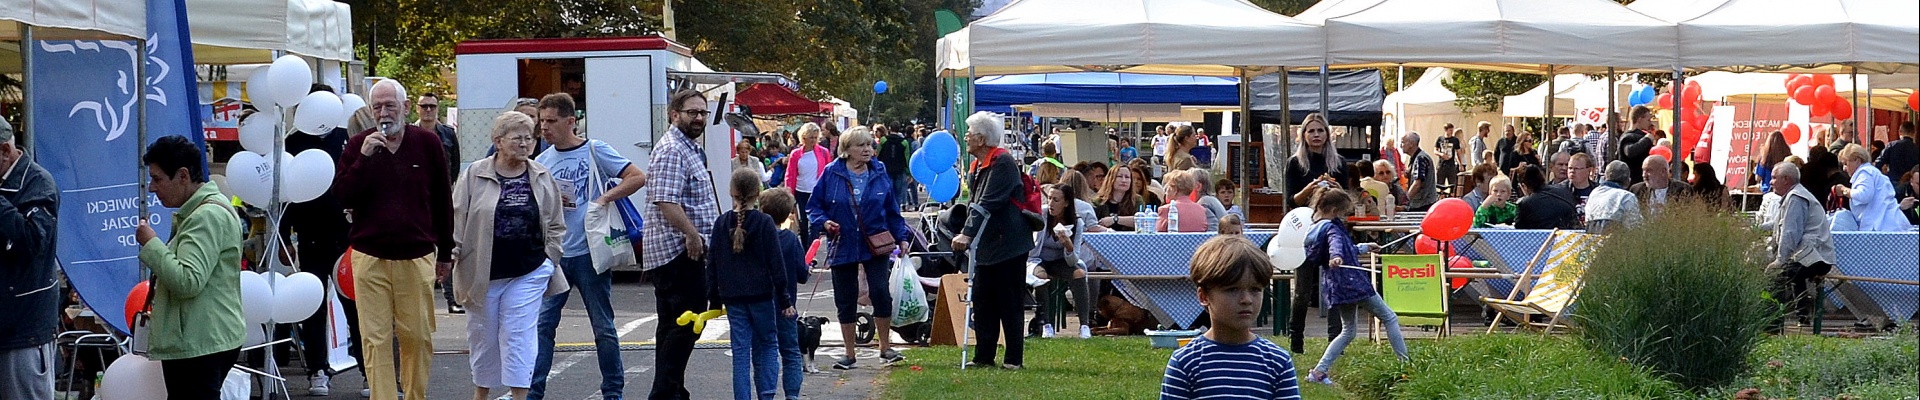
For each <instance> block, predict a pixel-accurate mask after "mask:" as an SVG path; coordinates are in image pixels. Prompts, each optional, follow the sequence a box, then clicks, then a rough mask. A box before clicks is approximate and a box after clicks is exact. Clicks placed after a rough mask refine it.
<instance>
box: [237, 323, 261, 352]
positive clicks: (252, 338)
mask: <svg viewBox="0 0 1920 400" xmlns="http://www.w3.org/2000/svg"><path fill="white" fill-rule="evenodd" d="M245 328H246V330H247V341H245V342H241V343H240V346H241V347H253V346H259V345H260V344H261V343H266V342H267V331H266V329H263V328H261V327H260V324H246V326H245Z"/></svg>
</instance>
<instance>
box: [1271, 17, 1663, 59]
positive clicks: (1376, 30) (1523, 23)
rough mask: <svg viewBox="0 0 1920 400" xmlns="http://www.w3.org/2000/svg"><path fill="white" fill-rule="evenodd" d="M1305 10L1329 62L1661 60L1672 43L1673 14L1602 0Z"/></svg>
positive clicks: (1306, 18) (1307, 19) (1303, 18)
mask: <svg viewBox="0 0 1920 400" xmlns="http://www.w3.org/2000/svg"><path fill="white" fill-rule="evenodd" d="M1330 1H1338V2H1339V3H1336V4H1328V2H1330ZM1347 3H1352V4H1347ZM1367 3H1372V4H1367ZM1323 6H1324V7H1323ZM1301 19H1302V20H1306V21H1309V22H1311V21H1317V20H1324V21H1325V33H1324V35H1325V37H1326V38H1327V53H1326V56H1327V63H1328V64H1330V65H1333V66H1335V67H1385V66H1393V65H1407V66H1447V67H1455V68H1471V69H1482V70H1496V71H1509V72H1531V73H1559V72H1575V71H1582V72H1604V71H1605V70H1606V68H1607V67H1623V68H1639V69H1651V70H1665V69H1671V68H1672V67H1673V65H1674V55H1675V54H1676V53H1677V52H1678V47H1677V46H1676V44H1675V42H1676V36H1675V31H1674V28H1673V24H1672V23H1669V22H1666V21H1661V20H1659V19H1655V18H1653V17H1648V16H1646V15H1643V14H1640V13H1637V12H1634V11H1632V10H1628V9H1626V8H1623V7H1620V6H1619V4H1617V3H1614V2H1612V1H1608V0H1568V1H1538V0H1327V1H1323V2H1322V4H1321V5H1316V6H1315V7H1314V8H1313V9H1309V10H1308V11H1307V12H1305V13H1302V14H1301ZM1629 44H1630V45H1629Z"/></svg>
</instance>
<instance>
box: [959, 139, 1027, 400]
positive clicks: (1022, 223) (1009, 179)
mask: <svg viewBox="0 0 1920 400" xmlns="http://www.w3.org/2000/svg"><path fill="white" fill-rule="evenodd" d="M1004 129H1005V128H1004V127H1002V126H1001V122H1000V117H999V115H996V114H994V113H990V112H980V113H975V114H973V116H971V117H967V138H966V141H967V147H966V149H967V153H968V154H971V155H973V162H972V163H971V164H969V165H968V166H967V179H968V185H967V187H970V188H973V203H972V204H969V205H968V207H967V210H968V213H967V219H966V225H965V227H963V228H961V230H960V235H958V236H955V237H954V238H953V248H954V250H955V251H967V249H968V248H969V247H971V248H973V249H974V250H972V251H971V252H970V253H971V254H972V257H973V262H974V264H975V265H976V267H975V271H976V272H975V275H974V278H973V284H974V286H973V290H974V291H973V293H974V295H973V296H974V297H973V300H974V306H973V313H974V316H973V320H974V321H975V323H976V324H977V325H976V326H977V327H978V328H979V329H978V331H979V332H980V341H979V343H980V344H979V346H980V347H979V348H977V349H976V352H975V353H974V358H973V360H969V361H968V363H969V364H974V365H979V366H987V365H992V364H993V356H994V347H995V344H996V343H998V342H999V341H1000V335H1001V334H1005V335H1006V340H1007V354H1006V358H1005V359H1004V360H1002V361H1003V362H1004V363H1003V364H1001V366H1002V367H1003V368H1007V369H1020V367H1021V365H1022V363H1023V362H1024V361H1023V360H1024V359H1023V358H1022V351H1023V350H1024V346H1023V343H1022V337H1021V331H1020V322H1021V321H1020V320H1021V319H1022V317H1024V316H1025V315H1026V311H1025V309H1024V308H1023V307H1024V306H1025V304H1024V302H1023V299H1022V298H1021V291H1022V290H1024V289H1025V288H1026V286H1025V285H1026V279H1025V278H1024V276H1025V275H1026V270H1027V269H1026V268H1025V267H1026V261H1027V253H1028V252H1029V251H1031V250H1033V245H1034V244H1033V232H1034V231H1035V230H1036V229H1034V228H1033V227H1032V226H1033V224H1029V219H1035V220H1037V218H1038V217H1039V216H1038V215H1029V214H1027V213H1026V212H1024V211H1022V210H1021V209H1020V207H1019V206H1017V205H1015V203H1014V202H1015V201H1017V199H1024V198H1026V196H1027V193H1026V187H1025V185H1023V184H1022V183H1021V180H1020V176H1021V168H1020V167H1021V165H1020V160H1018V159H1015V158H1014V157H1013V155H1012V154H1008V153H1007V150H1006V149H1003V148H1001V147H1000V146H1001V143H1000V140H1001V137H1003V136H1005V135H1003V134H1002V132H1003V131H1004Z"/></svg>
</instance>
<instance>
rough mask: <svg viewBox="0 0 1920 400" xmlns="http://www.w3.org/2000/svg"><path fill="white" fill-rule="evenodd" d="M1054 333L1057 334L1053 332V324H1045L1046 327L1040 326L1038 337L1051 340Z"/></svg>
mask: <svg viewBox="0 0 1920 400" xmlns="http://www.w3.org/2000/svg"><path fill="white" fill-rule="evenodd" d="M1055 333H1058V332H1055V331H1054V330H1053V324H1046V325H1041V326H1040V337H1043V338H1053V335H1054V334H1055Z"/></svg>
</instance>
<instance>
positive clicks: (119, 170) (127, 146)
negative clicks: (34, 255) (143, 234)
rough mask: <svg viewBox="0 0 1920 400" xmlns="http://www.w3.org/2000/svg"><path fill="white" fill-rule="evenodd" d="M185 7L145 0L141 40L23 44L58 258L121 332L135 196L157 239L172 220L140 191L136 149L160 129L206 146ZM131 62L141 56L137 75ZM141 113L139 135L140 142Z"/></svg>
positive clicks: (132, 272) (132, 262)
mask: <svg viewBox="0 0 1920 400" xmlns="http://www.w3.org/2000/svg"><path fill="white" fill-rule="evenodd" d="M185 10H186V4H185V1H184V0H148V1H147V40H146V42H145V43H144V46H142V45H143V43H141V42H138V41H127V40H54V41H34V42H33V43H31V44H28V47H30V49H29V51H27V57H31V58H32V62H30V63H29V66H30V69H28V70H27V71H26V77H27V79H30V80H32V81H33V82H34V85H32V87H33V90H32V92H31V93H29V94H28V96H29V99H30V100H29V101H32V102H33V103H34V104H35V107H34V108H33V116H32V117H31V118H33V119H34V127H35V131H34V132H30V133H29V134H31V135H33V136H34V140H33V145H34V149H33V151H34V158H35V160H36V161H38V162H39V163H40V165H41V166H42V167H45V168H46V169H47V171H48V172H50V173H52V174H53V178H54V182H55V184H56V185H58V186H59V188H60V214H59V221H60V226H59V232H60V234H59V238H58V240H59V242H58V246H57V247H58V249H59V250H58V253H59V254H58V256H59V259H60V265H61V268H62V269H63V270H64V271H65V272H66V276H67V279H68V281H69V282H70V283H71V284H72V285H73V287H74V289H75V291H77V292H79V294H80V298H81V301H82V302H84V303H86V305H87V306H88V307H89V308H91V309H92V310H93V311H94V312H95V313H98V314H99V315H100V316H101V317H102V319H103V320H105V321H106V322H107V323H108V324H109V325H110V326H113V327H114V328H115V329H117V330H119V331H121V332H126V330H127V326H126V320H125V318H123V316H124V315H125V310H124V307H125V306H124V304H125V301H126V297H127V293H128V292H130V291H132V289H133V286H134V285H135V284H137V283H139V282H140V280H141V279H143V278H144V277H143V276H141V273H140V260H139V245H138V243H135V241H134V238H133V232H134V227H135V226H137V224H138V222H139V219H140V218H141V217H143V215H141V213H140V204H141V202H145V203H146V204H147V207H148V208H147V213H146V215H144V217H145V218H147V220H148V221H150V223H151V224H152V225H153V228H154V230H155V231H156V232H158V233H159V234H160V236H161V237H163V238H164V237H167V235H168V233H169V232H171V231H172V227H173V223H172V213H173V211H172V210H170V209H167V208H166V207H164V206H161V205H160V200H159V199H158V198H156V197H154V196H153V195H151V194H149V193H142V192H141V191H140V181H141V180H142V179H144V178H145V176H146V166H145V164H143V163H142V162H141V161H140V157H139V155H140V152H141V150H142V149H143V148H144V147H146V145H147V143H151V142H152V141H153V140H155V139H158V138H160V137H164V136H168V135H183V136H186V137H187V138H189V139H191V140H193V141H194V142H195V143H196V144H198V145H200V147H201V148H202V149H204V148H206V141H205V137H204V136H205V135H204V134H202V133H201V127H200V124H201V121H200V118H201V117H200V115H199V111H200V107H199V104H197V103H198V99H199V84H198V83H197V82H196V81H197V78H196V76H195V74H194V68H193V49H192V42H191V41H190V40H189V39H188V36H187V20H186V17H187V16H186V13H185ZM138 63H145V64H146V71H145V73H146V75H145V76H144V77H143V76H141V75H140V72H141V71H140V66H139V64H138ZM142 80H144V83H145V85H144V86H143V85H141V84H140V83H141V82H142ZM141 102H145V107H146V109H145V111H144V115H142V110H141ZM142 120H144V121H145V123H146V129H147V143H142V142H141V141H140V140H139V138H140V126H141V121H142ZM203 165H204V164H203ZM204 170H205V168H202V171H204Z"/></svg>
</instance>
